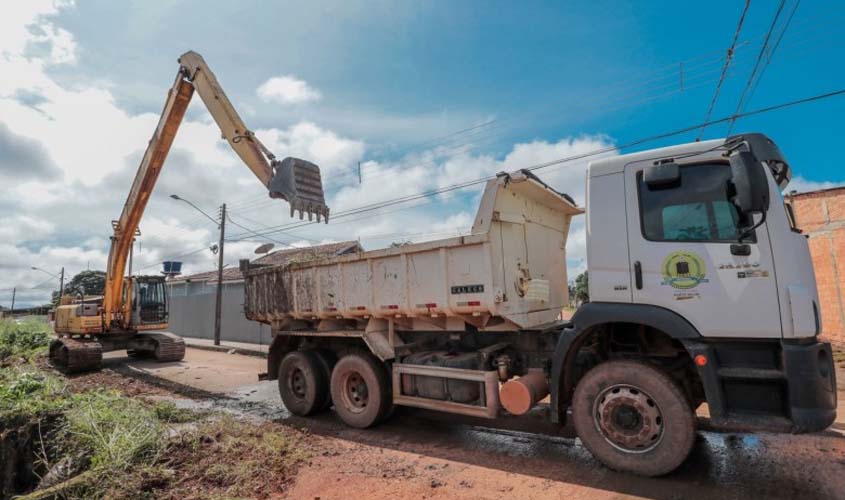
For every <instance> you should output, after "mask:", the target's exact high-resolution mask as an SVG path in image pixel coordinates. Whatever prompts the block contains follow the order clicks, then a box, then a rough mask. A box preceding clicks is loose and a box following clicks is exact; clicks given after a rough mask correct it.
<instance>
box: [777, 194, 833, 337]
mask: <svg viewBox="0 0 845 500" xmlns="http://www.w3.org/2000/svg"><path fill="white" fill-rule="evenodd" d="M790 198H791V199H792V206H793V210H794V212H795V220H796V223H797V225H798V227H799V228H800V229H801V231H802V232H803V233H804V234H806V235H807V236H809V243H810V253H811V254H812V256H813V268H814V269H815V273H816V284H817V286H818V289H819V306H820V308H821V314H822V335H823V336H825V337H827V338H828V339H829V340H832V341H835V342H838V343H845V188H834V189H826V190H822V191H813V192H810V193H801V194H795V195H792V196H791V197H790Z"/></svg>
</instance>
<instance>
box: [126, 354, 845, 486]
mask: <svg viewBox="0 0 845 500" xmlns="http://www.w3.org/2000/svg"><path fill="white" fill-rule="evenodd" d="M189 352H190V350H189ZM241 358H244V357H243V356H239V355H235V354H226V353H208V352H206V353H205V354H203V355H202V359H203V361H201V362H202V363H213V366H214V367H215V369H216V370H221V371H225V370H226V369H227V366H230V365H231V366H233V367H238V366H240V367H242V366H243V364H244V363H245V361H244V360H243V359H241ZM186 359H187V360H188V363H186V364H187V365H190V363H191V357H190V356H189V357H188V358H186ZM194 359H195V360H196V358H194ZM189 370H190V368H189ZM123 373H125V374H127V375H131V376H133V377H143V380H144V381H145V382H148V383H152V384H156V383H157V382H156V381H159V382H161V383H162V384H176V386H177V390H176V391H175V392H177V393H180V394H192V397H193V398H194V399H193V400H190V399H177V401H176V402H177V404H178V405H179V406H183V407H191V408H199V409H222V410H225V411H228V412H232V413H234V414H237V415H241V416H244V417H247V418H250V419H255V420H258V421H263V420H271V421H274V422H280V423H283V424H285V425H289V426H292V427H294V428H297V429H304V430H306V431H308V432H309V433H312V434H315V435H318V436H321V446H322V447H323V451H322V452H321V453H319V454H318V455H317V456H316V458H315V459H314V460H312V462H311V463H310V464H309V465H306V466H304V467H302V468H301V469H300V471H299V474H298V476H297V478H296V480H295V481H294V483H293V484H292V485H291V487H290V490H289V491H288V496H289V497H290V498H315V497H319V498H321V499H322V500H325V499H332V498H338V499H341V498H350V497H353V496H361V495H365V496H366V498H374V499H381V498H384V499H388V498H389V499H391V500H393V499H395V498H461V499H464V498H465V499H477V498H491V499H492V498H497V499H498V498H502V497H507V498H509V499H523V498H524V499H528V498H532V499H533V498H570V497H574V498H620V497H621V498H625V497H647V498H660V499H663V498H665V499H676V498H720V500H722V499H734V498H736V499H740V498H759V497H766V498H802V499H803V498H845V437H843V435H845V432H843V431H845V420H843V416H842V412H840V417H839V420H838V421H837V423H836V424H835V425H834V427H832V428H831V429H830V430H828V431H825V432H822V433H816V434H809V435H784V434H765V433H762V434H719V433H714V432H709V431H700V432H699V436H698V439H697V441H696V444H695V446H694V449H693V452H692V454H691V455H690V457H689V459H688V460H687V461H686V462H685V463H684V464H683V465H682V466H681V467H680V468H679V469H678V470H677V471H675V472H673V473H671V474H669V475H667V476H665V477H661V478H641V477H636V476H631V475H629V474H622V473H617V472H614V471H612V470H609V469H607V468H606V467H604V466H603V465H601V464H600V463H599V462H597V461H596V460H595V459H594V458H593V457H592V456H591V455H590V453H589V452H588V451H587V450H586V449H585V448H584V447H583V446H582V445H581V444H580V442H579V441H578V440H577V439H568V438H562V437H552V436H545V435H537V434H531V433H526V432H515V431H507V430H499V429H490V428H486V427H484V426H482V425H466V424H455V423H454V419H452V418H450V416H448V415H441V414H433V413H427V412H421V411H417V410H411V409H408V408H398V409H397V411H396V413H395V415H394V416H393V418H391V420H390V421H388V422H387V423H385V424H383V425H381V426H379V427H377V428H375V429H370V430H363V431H362V430H357V429H351V428H348V427H345V426H344V425H343V424H342V423H340V422H339V421H338V420H337V419H336V418H335V417H334V415H333V414H332V412H330V411H329V412H326V413H323V414H320V415H317V416H315V417H312V418H309V419H302V418H298V417H294V416H291V415H290V414H289V413H288V412H287V411H286V410H284V408H283V406H282V404H281V402H280V401H279V397H278V393H277V390H276V384H275V382H260V383H258V382H252V383H249V384H246V385H241V386H237V387H234V388H233V387H231V385H232V384H230V383H228V382H222V383H221V384H222V386H223V387H221V389H220V390H217V391H214V390H212V391H207V390H202V391H200V392H199V393H196V392H193V393H192V388H191V387H190V385H188V384H190V383H191V382H190V378H186V379H185V380H186V381H187V382H188V384H186V385H185V387H184V388H183V389H181V390H178V386H179V385H180V384H181V382H180V383H175V382H173V381H172V380H169V379H168V378H167V373H168V372H167V369H162V370H161V371H158V372H157V371H156V370H155V369H149V368H138V367H135V366H133V363H130V364H129V365H127V366H126V367H125V371H124V372H123ZM171 378H178V375H176V376H173V377H171ZM199 385H203V386H204V387H209V386H208V384H206V383H205V382H203V383H202V384H199ZM169 389H170V390H173V389H174V386H173V385H171V386H170V387H169ZM840 401H841V402H842V401H845V393H843V392H840Z"/></svg>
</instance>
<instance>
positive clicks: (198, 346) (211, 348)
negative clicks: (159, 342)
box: [185, 342, 267, 358]
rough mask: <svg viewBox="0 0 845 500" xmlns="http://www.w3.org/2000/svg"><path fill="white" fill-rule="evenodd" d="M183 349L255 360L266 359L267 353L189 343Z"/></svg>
mask: <svg viewBox="0 0 845 500" xmlns="http://www.w3.org/2000/svg"><path fill="white" fill-rule="evenodd" d="M185 347H188V348H191V349H200V350H203V351H215V352H226V353H229V354H241V355H244V356H255V357H257V358H266V357H267V353H266V352H264V351H259V350H256V349H244V348H242V347H231V346H225V345H206V344H193V343H190V342H185Z"/></svg>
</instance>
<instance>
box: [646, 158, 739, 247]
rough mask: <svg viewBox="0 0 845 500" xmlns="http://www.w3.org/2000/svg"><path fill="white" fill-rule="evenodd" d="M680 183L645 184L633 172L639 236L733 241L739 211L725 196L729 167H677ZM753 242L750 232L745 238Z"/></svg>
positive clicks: (736, 231)
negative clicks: (640, 234)
mask: <svg viewBox="0 0 845 500" xmlns="http://www.w3.org/2000/svg"><path fill="white" fill-rule="evenodd" d="M680 171H681V182H680V184H679V185H674V186H672V187H669V188H666V187H649V186H647V185H646V184H645V182H644V181H643V174H642V172H639V173H638V174H637V184H638V186H639V193H640V214H641V220H642V232H643V236H644V237H645V239H647V240H651V241H724V242H735V241H736V240H737V236H738V234H739V231H738V227H739V214H738V212H737V210H736V207H735V206H734V204H733V203H731V202H730V200H729V199H728V180H729V179H730V178H731V168H730V166H729V165H727V164H721V163H707V164H697V165H685V166H681V167H680ZM749 239H750V240H751V241H754V235H751V237H750V238H749Z"/></svg>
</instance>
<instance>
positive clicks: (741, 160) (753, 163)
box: [730, 151, 769, 215]
mask: <svg viewBox="0 0 845 500" xmlns="http://www.w3.org/2000/svg"><path fill="white" fill-rule="evenodd" d="M730 162H731V184H732V186H733V193H732V195H733V196H732V197H731V201H732V202H733V204H734V205H736V208H737V210H739V212H740V214H743V215H748V214H752V213H765V212H766V210H767V209H768V208H769V183H768V181H767V180H766V171H765V167H764V166H763V164H762V163H760V162H759V161H757V158H755V157H754V155H753V154H751V153H750V152H747V151H741V152H738V153H734V154H732V155H731V157H730Z"/></svg>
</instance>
